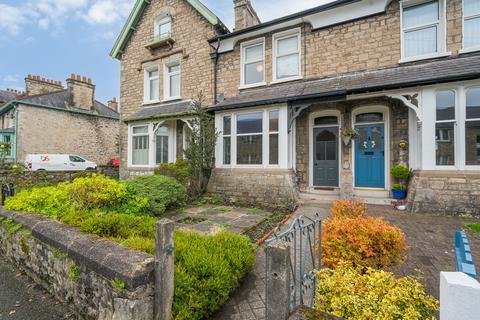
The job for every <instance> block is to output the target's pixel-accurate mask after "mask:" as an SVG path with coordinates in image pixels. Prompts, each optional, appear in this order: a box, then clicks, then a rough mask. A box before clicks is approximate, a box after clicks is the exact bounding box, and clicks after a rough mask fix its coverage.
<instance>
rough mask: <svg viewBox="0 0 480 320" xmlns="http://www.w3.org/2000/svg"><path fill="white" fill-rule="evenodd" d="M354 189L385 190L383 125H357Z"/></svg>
mask: <svg viewBox="0 0 480 320" xmlns="http://www.w3.org/2000/svg"><path fill="white" fill-rule="evenodd" d="M355 129H356V130H357V131H358V133H359V135H358V137H357V138H355V187H360V188H362V187H363V188H382V189H383V188H385V139H384V132H385V126H384V124H383V123H382V124H365V125H357V126H355Z"/></svg>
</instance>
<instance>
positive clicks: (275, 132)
mask: <svg viewBox="0 0 480 320" xmlns="http://www.w3.org/2000/svg"><path fill="white" fill-rule="evenodd" d="M275 111H276V112H277V113H278V128H277V130H276V131H271V130H270V113H271V112H275ZM267 117H268V121H267V126H268V128H267V131H268V162H267V163H268V165H270V166H278V163H274V164H272V163H270V136H272V135H277V136H278V144H279V145H278V148H277V149H278V150H277V152H278V155H277V158H278V162H279V163H280V110H276V109H273V110H270V111H268V112H267Z"/></svg>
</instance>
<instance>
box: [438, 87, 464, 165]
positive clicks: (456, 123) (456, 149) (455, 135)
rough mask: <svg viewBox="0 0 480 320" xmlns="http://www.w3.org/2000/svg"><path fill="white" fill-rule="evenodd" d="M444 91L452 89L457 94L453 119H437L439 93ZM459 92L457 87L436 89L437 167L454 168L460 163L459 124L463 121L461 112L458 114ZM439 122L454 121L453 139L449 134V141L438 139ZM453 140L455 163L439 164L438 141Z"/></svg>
mask: <svg viewBox="0 0 480 320" xmlns="http://www.w3.org/2000/svg"><path fill="white" fill-rule="evenodd" d="M442 91H452V92H453V93H454V94H455V111H454V114H455V117H454V118H453V119H448V120H437V103H436V101H437V94H438V93H439V92H442ZM458 95H459V92H458V90H457V89H456V88H441V89H438V90H435V117H434V119H435V124H434V130H435V131H434V137H433V138H434V143H435V153H434V162H435V167H436V168H442V169H445V168H447V169H454V168H455V167H457V166H458V164H459V160H460V159H459V157H458V155H459V149H460V146H459V145H458V144H459V137H458V126H459V123H460V122H459V121H461V120H460V119H459V118H460V117H459V114H458V109H459V96H458ZM439 123H453V140H452V136H451V135H450V136H449V139H450V140H448V141H445V140H436V136H437V124H439ZM452 141H453V156H454V162H453V165H439V164H437V143H438V142H440V143H442V142H452Z"/></svg>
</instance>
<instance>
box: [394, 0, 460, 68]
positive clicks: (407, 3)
mask: <svg viewBox="0 0 480 320" xmlns="http://www.w3.org/2000/svg"><path fill="white" fill-rule="evenodd" d="M436 1H438V11H439V12H438V18H439V19H438V21H436V22H435V23H431V24H424V25H418V26H415V27H411V28H408V29H406V28H404V27H403V10H404V9H405V8H410V7H414V6H417V5H421V4H425V3H429V2H434V0H403V1H400V61H399V63H405V62H412V61H417V60H423V59H432V58H440V57H446V56H449V55H451V52H447V37H446V34H447V23H446V5H445V1H446V0H436ZM433 26H437V52H434V53H429V54H424V55H418V56H412V57H406V56H405V33H406V32H409V31H415V30H421V29H425V28H428V27H433Z"/></svg>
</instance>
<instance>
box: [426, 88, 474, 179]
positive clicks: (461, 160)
mask: <svg viewBox="0 0 480 320" xmlns="http://www.w3.org/2000/svg"><path fill="white" fill-rule="evenodd" d="M478 87H480V81H479V80H470V81H462V82H455V83H450V84H442V85H431V86H426V87H424V88H423V89H422V93H421V95H422V108H423V109H424V110H423V114H424V115H427V114H435V110H436V103H435V101H436V93H437V92H438V91H444V90H453V91H455V94H456V110H455V116H456V125H455V131H454V137H453V139H452V140H454V141H455V165H454V166H437V165H436V153H435V137H436V132H435V127H436V126H435V124H436V117H435V116H433V117H424V119H423V121H422V130H421V132H422V136H421V146H422V147H421V153H422V157H421V162H422V163H421V169H422V170H438V171H442V170H443V171H445V170H446V171H449V170H450V171H451V170H466V171H473V170H476V171H478V170H480V165H466V131H465V129H466V122H467V121H473V120H475V119H468V120H467V119H466V93H467V90H468V89H470V88H478Z"/></svg>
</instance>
